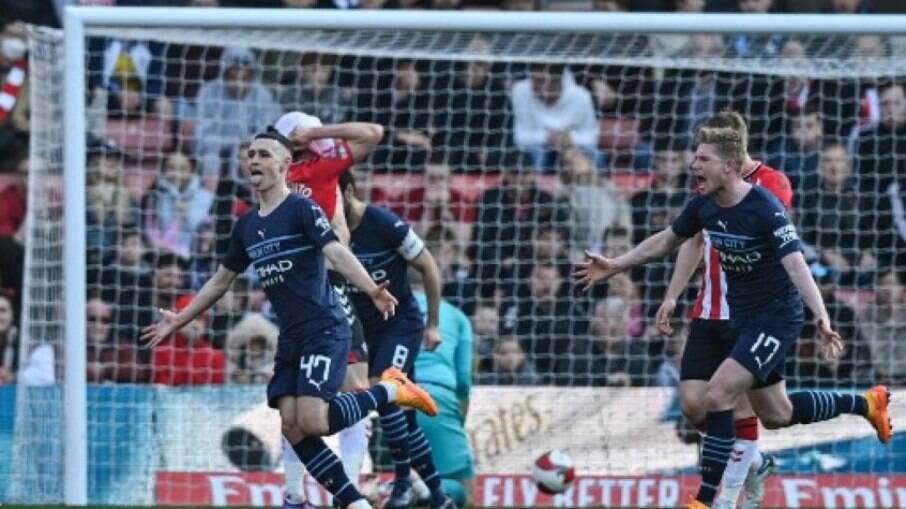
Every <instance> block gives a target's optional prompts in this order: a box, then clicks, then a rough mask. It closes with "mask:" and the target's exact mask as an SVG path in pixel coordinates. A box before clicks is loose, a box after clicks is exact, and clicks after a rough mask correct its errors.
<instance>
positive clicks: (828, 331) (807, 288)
mask: <svg viewBox="0 0 906 509" xmlns="http://www.w3.org/2000/svg"><path fill="white" fill-rule="evenodd" d="M780 263H782V264H783V268H784V269H785V270H786V273H787V274H789V276H790V280H792V281H793V284H794V285H796V288H797V289H798V290H799V294H800V295H802V300H803V301H804V302H805V305H806V306H808V308H809V309H810V310H811V311H812V314H813V315H815V321H816V323H817V325H818V333H819V334H821V339H822V341H823V344H822V347H823V349H824V355H825V357H827V358H828V359H836V358H837V357H839V356H840V354H842V353H843V339H842V338H841V337H840V334H839V333H838V332H837V331H835V330H833V329H832V328H831V323H830V316H829V315H828V313H827V308H826V307H825V306H824V299H823V298H822V297H821V292H820V291H819V290H818V285H817V284H815V279H814V278H813V277H812V271H811V270H809V267H808V264H807V263H805V257H803V256H802V252H800V251H795V252H793V253H790V254H788V255H786V256H784V257H783V258H781V259H780Z"/></svg>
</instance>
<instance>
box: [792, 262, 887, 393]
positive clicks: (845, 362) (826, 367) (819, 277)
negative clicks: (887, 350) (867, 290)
mask: <svg viewBox="0 0 906 509" xmlns="http://www.w3.org/2000/svg"><path fill="white" fill-rule="evenodd" d="M812 275H813V276H814V277H815V281H816V282H817V283H818V289H819V290H820V292H821V297H822V298H823V299H824V304H825V306H826V307H827V313H828V316H829V317H830V319H831V322H832V323H834V324H835V326H836V327H837V329H836V330H837V332H839V333H840V335H841V336H843V337H844V338H846V349H845V351H844V352H843V355H842V356H841V357H840V358H839V359H836V360H835V361H833V362H827V361H826V360H825V359H821V358H820V357H821V356H820V351H821V350H820V339H819V338H818V335H817V331H816V330H815V327H814V325H812V324H813V321H814V317H813V316H812V314H811V311H806V317H805V323H807V324H809V325H808V326H807V327H806V328H805V329H803V332H802V333H801V334H800V336H801V337H802V338H805V341H800V342H799V343H798V350H797V352H796V355H795V357H794V359H795V373H796V374H795V376H794V378H793V380H792V381H793V382H795V381H797V380H798V383H799V385H811V386H814V385H824V386H842V387H852V386H856V387H858V386H869V385H871V384H872V383H875V382H874V378H875V376H874V373H873V369H872V359H871V356H872V353H871V347H870V345H869V344H868V342H867V341H865V338H864V337H863V336H862V334H861V332H860V331H859V328H858V327H856V325H857V320H856V312H855V310H853V308H851V307H850V306H849V305H847V304H846V303H844V302H842V301H840V300H838V299H837V297H836V295H835V292H834V290H835V287H836V285H835V284H834V279H835V278H834V276H833V273H832V272H831V271H829V270H826V268H825V267H823V266H822V265H820V264H813V265H812Z"/></svg>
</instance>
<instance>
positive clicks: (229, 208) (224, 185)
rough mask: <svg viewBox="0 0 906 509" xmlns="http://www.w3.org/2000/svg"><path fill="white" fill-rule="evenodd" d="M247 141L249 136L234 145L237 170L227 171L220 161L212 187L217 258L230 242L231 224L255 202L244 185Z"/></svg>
mask: <svg viewBox="0 0 906 509" xmlns="http://www.w3.org/2000/svg"><path fill="white" fill-rule="evenodd" d="M250 144H251V142H250V141H249V140H243V141H241V142H239V146H238V147H237V151H238V157H237V160H238V170H239V171H238V172H236V175H235V176H232V175H231V174H230V172H229V171H228V170H229V167H230V165H228V164H224V166H223V168H222V170H223V171H221V174H220V178H219V179H218V180H217V188H216V189H215V190H214V198H213V204H212V205H211V216H212V218H211V219H212V220H213V222H214V238H215V248H214V251H215V253H216V254H217V258H218V259H220V258H221V257H222V256H223V255H224V254H225V253H226V250H227V248H228V247H229V245H230V234H231V233H232V231H233V224H235V222H236V220H237V219H239V218H240V217H242V216H243V215H245V214H246V213H247V212H249V211H250V210H252V207H254V205H255V197H254V195H253V194H252V190H251V188H250V187H249V185H248V176H249V171H248V170H249V167H248V163H249V157H248V148H249V145H250Z"/></svg>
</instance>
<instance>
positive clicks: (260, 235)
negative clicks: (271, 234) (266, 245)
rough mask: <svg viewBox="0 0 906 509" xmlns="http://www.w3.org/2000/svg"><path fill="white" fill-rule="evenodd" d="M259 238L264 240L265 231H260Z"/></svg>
mask: <svg viewBox="0 0 906 509" xmlns="http://www.w3.org/2000/svg"><path fill="white" fill-rule="evenodd" d="M258 236H259V237H261V238H262V239H263V238H264V229H263V228H262V229H260V230H258Z"/></svg>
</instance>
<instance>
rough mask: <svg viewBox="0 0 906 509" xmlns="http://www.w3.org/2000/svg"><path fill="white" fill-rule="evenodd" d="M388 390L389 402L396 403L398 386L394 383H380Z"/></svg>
mask: <svg viewBox="0 0 906 509" xmlns="http://www.w3.org/2000/svg"><path fill="white" fill-rule="evenodd" d="M378 383H379V384H381V385H383V386H384V388H385V389H387V402H388V403H393V402H395V401H396V384H395V383H393V382H378Z"/></svg>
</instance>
